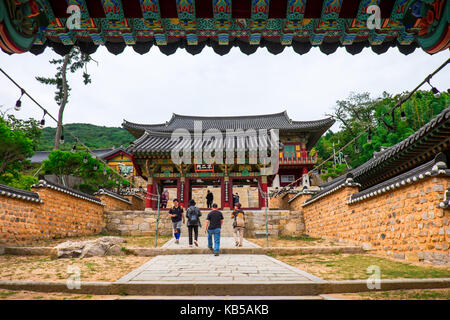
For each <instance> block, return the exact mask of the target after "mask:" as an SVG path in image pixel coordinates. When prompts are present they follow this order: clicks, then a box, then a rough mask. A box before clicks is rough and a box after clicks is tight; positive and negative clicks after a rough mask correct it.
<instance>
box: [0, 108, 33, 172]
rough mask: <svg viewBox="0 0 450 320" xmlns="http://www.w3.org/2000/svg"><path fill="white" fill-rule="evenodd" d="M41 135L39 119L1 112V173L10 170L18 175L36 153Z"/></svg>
mask: <svg viewBox="0 0 450 320" xmlns="http://www.w3.org/2000/svg"><path fill="white" fill-rule="evenodd" d="M40 135H41V130H40V128H39V124H38V121H36V120H34V119H29V120H19V119H17V118H15V117H14V116H13V115H8V116H6V115H5V114H3V113H0V141H1V143H0V175H2V174H4V173H7V172H8V173H10V174H12V175H14V176H17V174H18V172H20V170H22V169H23V167H24V164H25V163H27V162H28V161H27V158H29V157H31V156H32V155H33V154H34V151H35V150H36V147H37V145H38V144H39V138H40Z"/></svg>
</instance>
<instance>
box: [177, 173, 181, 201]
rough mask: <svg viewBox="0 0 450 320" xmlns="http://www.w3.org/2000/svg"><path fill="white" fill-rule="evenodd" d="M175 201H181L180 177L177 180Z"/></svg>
mask: <svg viewBox="0 0 450 320" xmlns="http://www.w3.org/2000/svg"><path fill="white" fill-rule="evenodd" d="M177 199H178V201H180V199H181V177H180V178H177Z"/></svg>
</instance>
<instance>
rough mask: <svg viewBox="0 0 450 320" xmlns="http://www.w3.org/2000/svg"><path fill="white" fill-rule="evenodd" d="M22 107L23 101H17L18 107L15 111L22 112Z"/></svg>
mask: <svg viewBox="0 0 450 320" xmlns="http://www.w3.org/2000/svg"><path fill="white" fill-rule="evenodd" d="M21 106H22V101H20V99H19V100H17V101H16V106H15V107H14V110H16V111H20V108H21Z"/></svg>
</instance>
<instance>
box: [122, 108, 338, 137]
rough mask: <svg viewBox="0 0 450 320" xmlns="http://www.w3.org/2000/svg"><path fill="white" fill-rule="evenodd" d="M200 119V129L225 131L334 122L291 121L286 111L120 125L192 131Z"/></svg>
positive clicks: (304, 127)
mask: <svg viewBox="0 0 450 320" xmlns="http://www.w3.org/2000/svg"><path fill="white" fill-rule="evenodd" d="M195 121H201V123H202V129H203V130H208V129H218V130H221V131H225V130H227V129H234V130H236V129H243V130H247V129H255V130H256V129H285V130H289V129H302V130H321V129H323V128H325V130H326V129H328V128H329V127H331V126H332V125H333V124H334V120H333V119H332V118H325V119H321V120H315V121H292V120H291V119H290V118H289V117H288V115H287V112H286V111H283V112H279V113H273V114H263V115H246V116H211V117H207V116H189V115H180V114H176V113H174V114H173V115H172V118H171V119H170V120H169V121H168V122H166V123H161V124H138V123H133V122H129V121H126V120H124V122H123V124H122V126H124V127H125V128H126V129H128V128H130V129H134V130H140V131H142V132H144V131H145V130H152V131H163V132H171V131H173V130H175V129H187V130H189V131H194V122H195Z"/></svg>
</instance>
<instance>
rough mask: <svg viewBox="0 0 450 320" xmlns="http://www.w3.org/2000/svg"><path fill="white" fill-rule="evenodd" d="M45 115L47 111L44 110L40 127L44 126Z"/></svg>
mask: <svg viewBox="0 0 450 320" xmlns="http://www.w3.org/2000/svg"><path fill="white" fill-rule="evenodd" d="M46 114H47V111H45V110H44V115H43V116H42V119H41V127H43V126H45V115H46Z"/></svg>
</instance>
